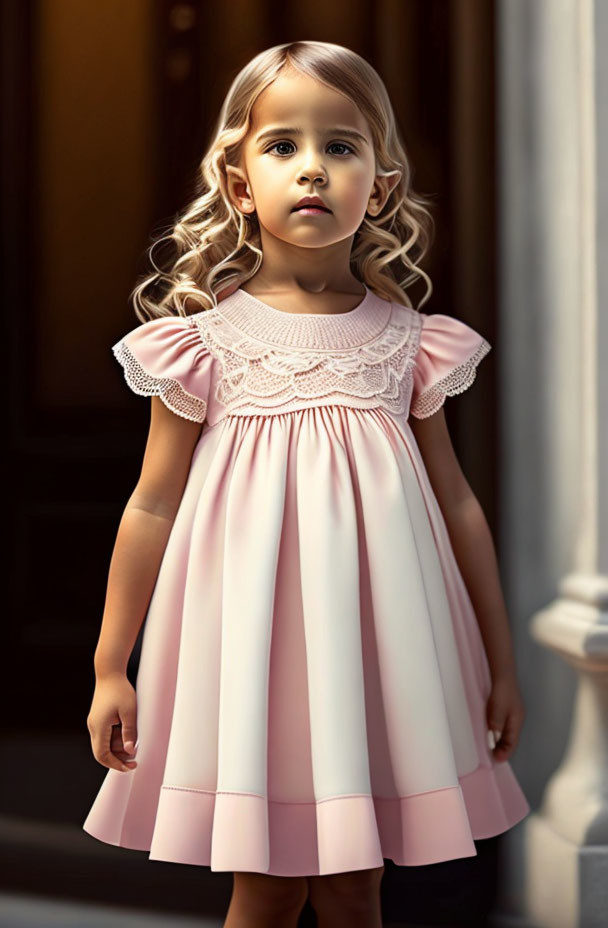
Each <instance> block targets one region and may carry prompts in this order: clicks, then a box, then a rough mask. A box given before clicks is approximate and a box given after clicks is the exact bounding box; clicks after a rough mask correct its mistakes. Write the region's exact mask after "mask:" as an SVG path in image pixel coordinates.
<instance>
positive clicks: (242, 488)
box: [83, 288, 530, 876]
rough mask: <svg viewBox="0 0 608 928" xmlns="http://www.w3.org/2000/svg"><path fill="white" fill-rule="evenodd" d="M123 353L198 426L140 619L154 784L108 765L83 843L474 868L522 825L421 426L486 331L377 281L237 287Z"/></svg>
mask: <svg viewBox="0 0 608 928" xmlns="http://www.w3.org/2000/svg"><path fill="white" fill-rule="evenodd" d="M112 350H113V352H114V355H115V356H116V358H117V360H118V361H119V362H120V364H121V365H122V366H123V368H124V374H125V377H126V381H127V383H128V384H129V386H130V387H131V388H132V389H133V390H134V391H135V392H136V393H139V394H142V395H144V396H151V395H158V396H160V397H161V398H162V400H163V401H164V403H165V404H166V405H167V406H168V407H169V408H170V409H171V410H173V412H174V413H176V414H177V415H179V416H183V417H185V418H186V419H191V420H193V421H196V422H202V423H203V427H202V432H201V436H200V438H199V440H198V443H197V445H196V447H195V450H194V454H193V457H192V463H191V468H190V472H189V475H188V480H187V483H186V487H185V490H184V494H183V498H182V501H181V503H180V507H179V510H178V513H177V516H176V518H175V522H174V524H173V527H172V530H171V534H170V537H169V540H168V543H167V547H166V550H165V553H164V555H163V558H162V562H161V565H160V570H159V573H158V577H157V580H156V584H155V587H154V590H153V594H152V598H151V600H150V603H149V607H148V611H147V615H146V621H145V627H144V632H143V639H142V651H141V657H140V664H139V672H138V676H137V683H136V690H137V704H138V751H137V761H138V767H137V768H136V769H135V770H134V771H132V772H129V773H121V772H119V771H117V770H111V769H109V770H108V771H107V773H106V776H105V778H104V780H103V782H102V785H101V788H100V790H99V793H98V794H97V796H96V798H95V800H94V802H93V805H92V808H91V809H90V812H89V814H88V816H87V818H86V820H85V822H84V825H83V827H84V830H85V831H87V832H88V833H89V834H91V835H93V836H94V837H95V838H98V839H99V840H101V841H105V842H108V843H110V844H115V845H120V846H121V847H127V848H135V849H138V850H142V851H148V852H149V857H150V858H151V859H154V860H166V861H174V862H179V863H185V864H199V865H207V866H210V867H211V869H212V870H218V871H219V870H230V871H257V872H259V873H270V874H276V875H281V876H299V875H306V876H311V875H316V874H326V873H339V872H342V871H347V870H358V869H364V868H370V867H379V866H381V865H382V863H383V858H390V859H392V860H393V861H394V862H395V863H396V864H401V865H405V866H408V865H420V864H431V863H435V862H438V861H443V860H450V859H454V858H460V857H469V856H474V855H475V854H476V853H477V851H476V848H475V845H474V843H473V839H478V838H488V837H490V836H492V835H497V834H500V833H501V832H504V831H506V830H507V829H509V828H511V827H512V826H513V825H515V824H516V823H517V822H519V821H520V820H521V819H523V818H524V817H525V816H526V815H527V813H528V812H529V811H530V807H529V805H528V803H527V801H526V798H525V796H524V794H523V792H522V790H521V788H520V786H519V784H518V782H517V780H516V778H515V775H514V773H513V771H512V768H511V766H510V765H509V763H508V762H506V761H505V762H502V763H495V762H494V760H493V757H492V754H491V751H490V748H489V746H488V741H487V725H486V718H485V708H486V701H487V697H488V694H489V691H490V674H489V667H488V663H487V657H486V653H485V650H484V647H483V643H482V638H481V634H480V631H479V626H478V624H477V620H476V617H475V614H474V611H473V607H472V604H471V601H470V599H469V596H468V593H467V589H466V587H465V584H464V581H463V579H462V577H461V574H460V573H459V570H458V566H457V563H456V560H455V557H454V554H453V551H452V549H451V547H450V541H449V537H448V533H447V529H446V525H445V522H444V519H443V517H442V513H441V510H440V508H439V505H438V502H437V500H436V497H435V495H434V494H433V490H432V488H431V485H430V483H429V479H428V475H427V473H426V471H425V467H424V464H423V460H422V457H421V455H420V452H419V449H418V446H417V444H416V441H415V438H414V434H413V432H412V430H411V428H410V425H409V422H408V416H409V415H410V414H411V415H414V416H417V417H419V418H422V417H425V416H428V415H431V414H432V413H433V412H435V411H436V410H437V409H438V408H439V407H440V406H441V405H442V403H443V401H444V399H445V397H446V395H453V394H456V393H460V392H462V391H463V390H465V389H466V388H467V387H468V386H469V385H470V384H471V383H472V382H473V380H474V378H475V369H476V365H477V364H478V363H479V361H480V360H481V359H482V358H483V357H484V355H485V354H486V353H487V352H488V351H489V350H490V345H489V344H488V343H487V342H486V341H485V339H483V338H482V337H481V336H480V335H479V334H477V332H475V331H474V330H473V329H471V328H470V327H469V326H467V325H465V324H464V323H462V322H460V321H458V320H456V319H454V318H451V317H449V316H444V315H439V314H435V315H424V314H422V313H419V312H417V311H415V310H413V309H410V308H408V307H405V306H403V305H401V304H399V303H391V302H389V301H387V300H384V299H381V298H380V297H378V296H377V295H376V294H375V293H374V292H373V291H372V290H370V289H369V288H366V295H365V297H364V298H363V301H362V302H361V303H360V304H359V305H358V306H357V307H355V309H353V310H352V311H350V312H347V313H343V314H339V315H335V314H334V315H332V314H324V315H312V314H307V313H300V314H292V313H288V312H286V311H282V310H278V309H275V308H273V307H270V306H268V305H267V304H265V303H263V302H261V301H260V300H258V299H257V298H256V297H253V296H251V295H250V294H248V293H246V292H245V291H244V290H241V289H238V290H235V291H234V292H233V293H232V294H231V295H230V296H229V297H227V298H226V299H224V300H222V301H221V302H220V303H219V304H218V306H217V307H214V308H213V309H211V310H203V311H201V312H198V313H195V314H193V315H190V316H186V317H183V316H166V317H162V318H157V319H152V320H150V321H148V322H146V323H144V324H142V325H138V326H137V327H136V328H135V329H133V330H132V331H130V332H128V333H127V334H126V335H125V336H124V337H123V338H122V339H121V340H120V341H119V342H118V343H117V344H115V345H114V346H113V349H112Z"/></svg>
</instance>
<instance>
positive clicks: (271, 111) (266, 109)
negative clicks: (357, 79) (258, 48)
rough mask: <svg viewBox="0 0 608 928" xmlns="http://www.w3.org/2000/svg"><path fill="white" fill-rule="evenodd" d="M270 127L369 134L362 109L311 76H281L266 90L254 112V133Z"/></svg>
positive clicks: (255, 104)
mask: <svg viewBox="0 0 608 928" xmlns="http://www.w3.org/2000/svg"><path fill="white" fill-rule="evenodd" d="M266 124H268V126H270V125H276V126H285V127H287V126H294V127H295V126H302V127H304V126H305V125H308V124H310V125H327V127H328V128H330V127H332V126H337V125H342V126H350V127H351V128H353V129H358V130H359V131H360V132H362V133H363V134H366V129H367V123H366V120H365V118H364V117H363V115H362V113H361V111H360V109H359V108H358V107H357V106H356V104H355V103H354V102H353V101H352V100H351V99H350V98H349V97H347V96H346V95H345V94H343V93H340V92H339V91H337V90H334V89H333V88H332V87H328V86H327V84H323V83H322V82H321V81H317V80H315V78H313V77H310V76H309V75H307V74H304V75H291V74H290V75H289V76H287V75H279V77H278V78H277V79H276V80H275V81H273V83H272V84H269V86H268V87H265V88H264V90H263V91H262V93H261V94H260V95H259V96H258V97H257V99H256V100H255V102H254V104H253V107H252V109H251V127H252V129H253V130H258V129H261V128H262V127H266Z"/></svg>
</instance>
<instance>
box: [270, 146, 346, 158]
mask: <svg viewBox="0 0 608 928" xmlns="http://www.w3.org/2000/svg"><path fill="white" fill-rule="evenodd" d="M279 145H293V142H275V143H274V145H271V146H270V148H267V149H266V154H267V153H268V152H271V151H273V150H274V149H275V148H277V147H278V146H279ZM336 146H337V147H338V148H346V149H348V152H350V153H354V149H353V148H351V146H350V145H347V144H346V143H345V142H332V143H331V144H330V145H329V148H335V147H336ZM277 154H278V155H279V156H280V157H284V155H285V154H288V155H289V154H291V152H283V153H280V152H277ZM338 154H340V153H338Z"/></svg>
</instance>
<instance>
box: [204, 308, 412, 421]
mask: <svg viewBox="0 0 608 928" xmlns="http://www.w3.org/2000/svg"><path fill="white" fill-rule="evenodd" d="M398 309H399V310H403V311H402V312H398V311H394V312H393V313H392V315H391V319H390V320H389V322H388V323H387V325H386V326H385V328H384V329H383V330H382V332H380V334H379V335H378V336H376V337H374V338H373V339H371V340H370V341H369V342H368V343H366V344H363V345H357V346H355V347H352V348H340V349H339V350H327V349H324V350H315V349H314V348H301V347H298V348H294V347H293V346H291V347H287V348H285V347H277V346H275V345H269V344H267V343H265V342H263V341H262V340H260V339H258V338H255V337H254V336H252V335H250V334H248V333H245V332H243V331H241V330H240V329H238V328H236V326H234V325H233V324H232V323H231V322H229V321H228V320H227V319H226V318H224V317H223V316H222V315H221V313H220V312H217V311H216V310H205V311H203V312H202V313H197V314H195V315H194V316H193V317H192V318H194V319H195V320H196V324H197V326H198V328H199V332H200V335H201V338H202V340H203V342H204V343H205V345H206V346H207V348H208V350H209V351H210V352H211V353H212V354H213V355H215V356H216V357H217V358H219V360H220V362H221V367H222V373H221V377H220V378H219V380H218V382H217V385H216V397H217V399H218V401H219V402H220V403H222V404H223V405H224V406H226V407H227V409H228V412H231V411H232V409H233V408H234V407H235V406H238V405H239V404H240V403H241V401H242V400H243V399H244V398H245V400H246V402H247V403H248V404H249V405H252V406H255V407H260V408H262V409H263V408H266V409H267V408H268V407H269V406H272V407H275V406H279V405H281V404H283V403H287V402H290V401H292V400H311V399H319V398H321V397H325V396H330V395H332V394H335V393H342V394H345V395H347V396H355V397H358V398H359V399H360V400H364V401H365V400H370V401H371V400H372V399H374V400H375V402H374V403H372V402H370V403H369V405H370V406H371V405H379V404H380V405H383V406H385V407H386V408H387V409H388V410H390V411H391V412H393V413H396V414H399V413H404V412H405V411H406V407H407V401H408V396H409V387H410V386H411V382H412V378H413V365H414V356H415V353H416V350H417V348H418V341H419V338H418V336H419V333H420V329H421V326H422V319H421V318H420V317H419V315H418V314H417V313H416V312H415V311H412V310H407V308H406V307H399V308H398ZM412 335H414V337H412Z"/></svg>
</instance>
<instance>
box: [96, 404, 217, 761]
mask: <svg viewBox="0 0 608 928" xmlns="http://www.w3.org/2000/svg"><path fill="white" fill-rule="evenodd" d="M201 428H202V424H201V423H200V422H193V421H191V420H189V419H185V418H184V417H182V416H178V415H176V414H175V413H173V412H171V411H170V410H169V409H168V408H167V407H166V406H165V405H164V403H163V401H162V400H161V399H160V397H158V396H153V397H152V406H151V419H150V431H149V435H148V440H147V444H146V450H145V454H144V460H143V466H142V470H141V474H140V477H139V480H138V481H137V484H136V486H135V489H134V491H133V493H132V494H131V497H130V498H129V500H128V502H127V505H126V507H125V511H124V513H123V516H122V519H121V521H120V525H119V528H118V534H117V537H116V542H115V545H114V551H113V553H112V558H111V561H110V570H109V576H108V586H107V593H106V602H105V607H104V612H103V618H102V623H101V631H100V635H99V641H98V644H97V648H96V650H95V659H94V665H95V692H94V694H93V701H92V704H91V708H90V711H89V715H88V717H87V727H88V729H89V733H90V736H91V746H92V749H93V755H94V757H95V759H96V760H98V761H99V763H100V764H103V766H105V767H110V768H113V769H115V770H120V771H127V772H128V771H129V770H132V769H133V768H134V767H136V766H137V762H136V761H135V760H133V759H132V758H133V755H134V754H135V743H136V741H137V705H136V703H137V700H136V695H135V690H134V688H133V686H132V685H131V683H130V682H129V680H128V678H127V674H126V668H127V663H128V660H129V657H130V655H131V651H132V650H133V645H134V644H135V640H136V638H137V634H138V632H139V630H140V628H141V624H142V622H143V619H144V616H145V614H146V611H147V608H148V604H149V601H150V598H151V595H152V591H153V589H154V585H155V583H156V578H157V575H158V570H159V567H160V563H161V560H162V557H163V553H164V551H165V548H166V545H167V540H168V538H169V534H170V532H171V528H172V526H173V520H174V518H175V514H176V512H177V509H178V507H179V503H180V500H181V498H182V495H183V491H184V487H185V484H186V480H187V477H188V472H189V469H190V464H191V460H192V453H193V450H194V446H195V444H196V442H197V440H198V438H199V435H200V432H201Z"/></svg>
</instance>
